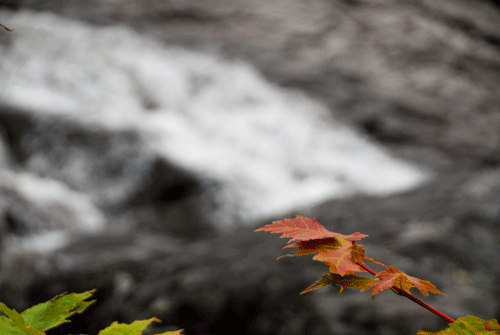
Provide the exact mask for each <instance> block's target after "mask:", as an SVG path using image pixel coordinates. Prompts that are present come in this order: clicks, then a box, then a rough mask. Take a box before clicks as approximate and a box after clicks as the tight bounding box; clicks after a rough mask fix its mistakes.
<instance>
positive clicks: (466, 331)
mask: <svg viewBox="0 0 500 335" xmlns="http://www.w3.org/2000/svg"><path fill="white" fill-rule="evenodd" d="M499 334H500V325H499V324H498V321H497V320H496V319H491V320H488V321H484V320H481V319H480V318H478V317H475V316H472V315H467V316H464V317H461V318H458V319H457V320H456V321H455V322H452V323H450V324H449V327H448V328H446V329H443V330H440V331H438V332H427V331H424V330H419V331H418V332H417V335H499Z"/></svg>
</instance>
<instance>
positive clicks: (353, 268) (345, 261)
mask: <svg viewBox="0 0 500 335" xmlns="http://www.w3.org/2000/svg"><path fill="white" fill-rule="evenodd" d="M256 231H268V232H271V233H279V234H281V236H280V237H281V238H290V240H289V241H288V245H286V246H285V247H284V249H285V248H297V249H299V250H298V251H297V252H296V253H295V254H293V255H285V256H290V257H293V256H302V255H309V254H316V255H315V256H314V257H313V259H314V260H317V261H320V262H323V263H325V264H326V265H328V267H329V269H330V273H325V275H324V276H323V277H321V278H320V279H318V280H317V281H316V282H315V283H314V284H312V285H311V286H309V287H308V288H306V289H305V290H303V291H302V292H301V294H302V293H306V292H310V291H313V290H317V289H319V288H321V287H324V286H327V285H333V286H340V292H342V291H343V290H344V288H360V289H361V291H365V290H368V289H371V290H372V291H371V295H372V298H374V297H375V295H376V294H378V293H379V292H381V291H384V290H386V289H391V290H392V291H393V292H395V293H397V294H399V295H402V296H405V297H407V298H409V299H410V300H412V301H414V302H416V303H418V304H419V305H421V306H423V307H424V308H427V309H428V310H430V311H431V312H433V313H435V314H436V315H438V316H440V317H442V318H444V319H445V320H447V321H448V322H450V327H449V328H447V329H445V330H443V331H441V332H437V333H429V332H425V331H419V332H418V335H427V334H443V335H444V334H464V335H465V334H497V335H500V327H499V326H498V322H497V320H495V319H492V320H489V321H483V320H481V319H479V318H476V317H473V316H467V317H465V318H459V319H457V320H456V321H455V320H453V319H452V318H450V317H449V316H446V315H445V314H443V313H441V312H439V311H438V310H436V309H434V308H432V307H431V306H429V305H427V304H426V303H424V302H423V301H421V300H419V299H418V298H416V297H414V296H413V295H412V294H411V293H410V289H411V288H417V289H418V290H419V291H420V293H421V294H423V295H424V296H428V295H429V293H434V294H443V293H441V291H439V290H438V289H437V288H436V286H434V285H433V284H431V283H430V282H429V281H426V280H422V279H419V278H415V277H412V276H409V275H407V274H406V273H404V272H403V271H401V270H399V269H398V268H396V267H394V266H386V265H384V264H383V263H380V262H377V261H375V260H373V258H371V257H367V256H365V250H364V248H363V245H361V244H358V243H357V242H358V241H359V240H361V239H362V238H365V237H367V236H368V235H364V234H361V233H359V232H356V233H353V234H350V235H343V234H339V233H335V232H331V231H329V230H327V229H326V228H325V227H323V226H322V225H321V224H320V223H319V222H318V220H316V219H315V218H313V219H310V218H307V217H304V216H301V215H297V216H296V217H295V219H285V220H280V221H273V223H272V224H268V225H266V226H264V227H262V228H259V229H257V230H256ZM281 257H284V256H281ZM281 257H279V258H281ZM279 258H278V259H279ZM365 260H368V261H371V262H374V263H376V264H379V265H381V266H383V267H385V270H383V271H381V272H379V273H376V272H375V271H373V270H371V269H370V268H369V267H368V266H366V264H365V262H364V261H365ZM362 272H369V273H371V274H372V275H374V278H368V277H364V276H360V275H358V274H357V273H362Z"/></svg>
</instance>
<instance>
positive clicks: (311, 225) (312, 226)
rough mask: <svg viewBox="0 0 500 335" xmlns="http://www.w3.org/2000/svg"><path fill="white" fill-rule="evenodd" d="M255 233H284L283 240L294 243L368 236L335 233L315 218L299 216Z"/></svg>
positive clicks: (276, 222) (267, 226)
mask: <svg viewBox="0 0 500 335" xmlns="http://www.w3.org/2000/svg"><path fill="white" fill-rule="evenodd" d="M255 231H269V232H271V233H282V235H281V236H280V237H281V238H286V237H290V238H291V240H290V241H288V243H290V242H293V241H308V240H315V239H325V238H328V237H334V238H336V237H343V238H344V239H346V240H348V241H351V242H352V241H357V240H360V239H362V238H363V237H367V236H368V235H364V234H361V233H354V234H351V235H342V234H339V233H334V232H331V231H329V230H328V229H326V228H325V227H323V226H322V225H321V224H320V223H319V222H318V220H316V219H315V218H313V219H309V218H306V217H305V216H302V215H297V216H296V217H295V219H285V220H281V221H273V223H272V224H268V225H266V226H264V227H262V228H259V229H257V230H255Z"/></svg>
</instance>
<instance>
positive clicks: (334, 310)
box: [0, 0, 500, 334]
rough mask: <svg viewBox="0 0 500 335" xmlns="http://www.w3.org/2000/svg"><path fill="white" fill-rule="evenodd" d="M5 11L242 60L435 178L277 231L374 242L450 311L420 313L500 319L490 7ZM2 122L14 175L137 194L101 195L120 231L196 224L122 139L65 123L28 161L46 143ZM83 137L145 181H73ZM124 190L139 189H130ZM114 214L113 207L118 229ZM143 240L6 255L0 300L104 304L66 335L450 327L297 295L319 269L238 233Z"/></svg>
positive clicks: (282, 2) (498, 12) (399, 312)
mask: <svg viewBox="0 0 500 335" xmlns="http://www.w3.org/2000/svg"><path fill="white" fill-rule="evenodd" d="M0 4H4V5H5V4H7V5H9V6H10V7H27V8H34V9H36V10H51V11H54V12H56V13H59V14H61V15H64V16H67V17H71V18H77V19H82V20H87V21H89V22H92V23H96V24H110V23H116V22H122V23H126V24H129V25H131V26H132V27H134V28H135V29H136V30H138V31H140V32H142V33H145V34H148V35H152V36H156V37H158V38H160V39H161V40H163V41H165V42H167V43H172V44H177V45H182V46H186V47H190V48H193V49H197V50H204V51H210V52H217V53H220V54H222V55H223V56H225V57H228V58H241V59H245V60H248V61H250V62H251V63H253V64H254V65H256V66H257V67H258V68H259V69H260V70H261V71H263V73H264V74H265V75H266V76H267V77H268V78H269V79H270V80H272V81H274V82H276V83H279V84H280V85H284V86H290V87H296V88H300V89H302V90H304V91H306V92H308V94H310V95H311V96H313V97H315V98H317V99H319V100H321V101H323V102H325V103H327V104H328V105H329V106H330V107H331V109H332V113H334V114H335V116H336V117H337V118H339V119H340V120H342V121H343V122H345V123H347V124H350V125H353V126H355V127H357V128H358V129H359V130H360V131H363V132H365V133H366V134H367V135H368V136H370V137H372V138H373V139H375V140H377V141H378V142H379V143H382V144H383V145H385V147H386V148H387V149H388V150H390V152H391V153H392V154H393V155H395V156H397V157H401V158H405V159H407V160H410V161H413V162H414V163H417V164H419V165H421V166H424V167H429V168H432V169H434V171H436V174H437V176H436V178H434V179H433V180H432V181H431V182H430V183H428V184H427V185H424V186H423V187H421V188H419V189H417V190H415V191H412V192H407V193H404V194H399V195H393V196H389V197H365V196H358V197H354V198H351V199H344V200H335V201H333V200H332V201H329V202H326V203H325V204H323V205H321V206H318V207H315V208H310V209H308V210H307V211H304V212H301V213H290V215H289V216H288V217H293V216H295V214H302V215H307V216H316V217H317V218H318V220H319V221H320V222H321V223H323V224H324V225H325V226H326V227H327V228H330V229H331V230H335V231H338V232H340V233H347V234H348V233H352V232H355V231H360V232H363V233H365V234H368V235H370V236H369V238H368V239H367V240H366V241H367V242H366V244H365V246H366V250H367V255H370V256H373V257H374V258H376V259H377V260H380V261H383V262H384V263H386V264H392V265H395V266H396V267H398V268H400V269H402V270H403V271H406V272H408V273H409V274H410V275H414V276H416V277H420V278H423V279H426V280H430V281H431V282H433V283H434V284H436V285H437V286H438V288H439V289H441V290H442V291H443V292H444V293H445V294H446V296H437V297H432V298H430V299H429V301H430V303H431V305H433V306H435V307H437V308H438V309H440V310H442V311H443V312H445V313H447V314H449V315H450V316H451V317H453V318H456V317H459V316H465V315H467V314H472V315H476V316H478V317H482V318H485V319H490V318H500V308H499V306H498V301H500V290H499V289H498V287H499V286H498V283H499V281H500V279H499V278H500V268H499V264H500V259H499V255H500V252H499V251H500V242H499V236H500V231H499V229H498V222H499V221H498V220H499V210H498V208H500V201H499V196H498V188H499V187H498V185H499V184H500V183H499V177H498V176H499V172H498V165H499V163H500V138H499V136H500V135H499V134H500V133H499V132H498V129H500V117H499V115H500V113H499V112H500V98H499V97H500V94H499V93H500V9H499V6H498V2H497V1H465V0H445V1H439V2H435V1H424V0H422V1H400V2H396V1H375V2H374V1H362V0H356V1H323V0H314V1H309V2H303V1H299V0H279V1H272V2H269V1H258V0H253V1H223V0H219V1H186V0H184V1H168V2H163V1H134V0H128V1H114V2H110V1H99V0H95V1H83V0H80V1H77V0H74V1H50V2H46V1H36V0H25V1H17V2H16V1H1V2H0ZM7 114H8V113H7ZM7 114H6V113H5V112H2V113H1V115H3V116H2V118H3V119H2V124H3V125H4V129H3V134H4V137H5V140H6V145H5V147H6V148H7V149H6V150H11V153H12V165H13V166H16V165H21V166H29V168H30V169H34V170H36V171H37V172H39V173H44V174H47V175H50V176H51V177H53V178H54V179H57V180H61V181H64V182H68V183H70V184H71V186H72V187H74V188H75V189H76V190H82V191H88V190H89V189H91V190H93V191H92V192H94V193H92V192H90V193H91V194H92V196H95V197H99V196H103V194H104V195H106V194H108V193H106V192H108V191H109V192H110V194H113V192H112V191H113V190H114V187H123V186H124V185H132V186H133V187H132V186H131V188H132V189H133V191H130V192H129V193H126V194H124V195H122V196H123V198H120V199H119V201H115V202H113V199H116V198H113V197H112V196H109V197H107V198H106V196H104V199H108V202H106V201H104V206H103V208H104V210H105V211H106V210H108V212H106V213H107V215H109V217H113V218H116V217H118V218H120V217H121V218H122V219H123V220H125V219H124V218H130V217H132V218H134V219H131V221H132V222H143V223H144V225H146V226H149V227H150V228H151V226H153V228H151V229H153V230H154V223H155V222H157V223H160V222H162V220H164V219H165V218H169V221H171V222H182V218H183V217H184V216H185V215H193V213H195V214H194V218H192V219H191V220H192V222H199V221H200V220H203V216H202V215H200V216H197V214H196V213H197V210H198V209H197V208H198V207H197V206H198V204H199V202H198V200H197V199H198V198H197V192H196V190H197V188H198V184H197V180H196V177H191V176H186V175H185V174H184V173H183V172H180V171H177V170H176V169H175V168H174V167H171V166H169V165H168V163H167V162H158V161H157V160H155V158H154V157H148V156H147V155H146V156H143V153H142V152H140V150H138V149H137V148H138V147H136V145H138V144H137V142H136V141H137V139H135V138H134V136H133V134H132V135H131V134H122V133H120V134H106V133H104V134H103V133H100V134H88V133H85V132H83V135H82V136H80V137H79V140H78V139H74V140H73V141H70V140H69V139H68V134H67V133H66V131H67V129H71V132H72V133H74V132H76V133H78V131H79V129H80V128H79V127H80V126H79V125H69V124H64V123H63V126H61V127H60V128H59V129H60V131H58V132H56V133H55V135H57V136H55V137H52V136H50V137H47V138H45V137H43V136H41V137H40V138H41V139H42V140H41V141H40V142H39V143H37V146H36V148H35V149H26V148H34V147H33V146H31V147H23V146H22V145H21V144H20V143H22V140H21V138H23V137H24V136H27V135H26V134H27V133H28V134H30V133H33V134H34V133H37V132H38V133H37V134H40V133H42V134H43V133H44V129H43V128H36V127H34V126H33V124H32V123H30V122H31V120H30V118H27V117H25V116H23V117H21V118H19V119H15V120H14V121H12V120H13V119H5V115H7ZM9 120H10V121H9ZM9 122H10V123H9ZM42 125H43V123H42ZM37 127H42V126H37ZM75 129H76V130H75ZM94 136H97V137H99V136H101V137H102V138H103V139H104V141H107V142H108V143H109V145H110V146H109V148H110V149H109V150H113V151H114V150H120V147H116V146H114V144H113V143H115V142H113V139H114V138H116V136H118V137H119V138H125V139H126V141H128V143H129V145H127V146H126V148H124V149H123V150H124V153H125V154H126V155H128V156H129V159H127V160H123V161H122V160H121V159H122V157H123V156H119V157H117V161H118V162H122V163H121V164H122V168H123V166H125V165H128V164H132V166H140V167H141V169H140V171H141V172H140V173H139V175H140V176H137V175H136V174H134V177H133V178H128V179H127V178H125V176H124V174H121V173H116V171H124V170H123V169H121V170H120V168H118V169H114V168H113V166H110V171H115V173H112V174H111V178H109V179H106V180H105V181H103V180H104V179H100V178H101V176H100V175H99V174H97V175H95V174H90V179H89V180H88V183H87V181H86V179H82V181H81V182H79V181H78V180H75V179H73V178H68V177H67V174H65V171H69V170H68V169H71V165H70V164H69V162H68V161H67V159H68V157H66V155H65V154H64V152H63V153H61V154H59V157H61V158H60V159H59V160H57V159H56V158H57V157H58V156H57V155H58V152H59V151H58V150H63V149H60V144H61V141H65V140H67V141H69V145H70V146H71V145H72V146H77V147H78V145H79V144H78V143H80V141H82V140H84V139H89V140H90V141H92V140H93V139H94V138H95V137H94ZM37 138H38V137H37ZM86 148H87V149H88V150H89V151H86V152H92V153H93V157H96V158H97V159H95V160H90V161H89V162H88V164H90V165H89V169H90V170H92V167H94V169H96V170H97V171H100V172H102V171H103V169H102V167H103V166H104V167H107V166H109V165H108V164H111V163H110V162H108V161H107V160H106V158H105V157H107V156H106V155H104V156H100V155H99V152H98V149H101V147H100V146H96V145H95V144H93V143H92V142H90V143H87V144H86ZM99 157H101V158H99ZM114 161H115V160H113V162H114ZM143 163H146V165H143ZM30 164H31V165H30ZM92 164H95V165H92ZM134 164H135V165H134ZM164 171H170V172H171V173H172V174H173V175H174V176H175V178H173V179H171V178H170V177H168V176H170V172H169V173H165V172H164ZM65 176H66V177H65ZM177 176H182V177H180V178H181V180H182V182H181V183H180V185H179V184H177V183H176V182H174V180H178V179H177V178H178V177H177ZM136 177H140V178H146V179H147V178H150V180H151V182H150V183H149V184H148V183H137V184H134V182H135V179H134V178H136ZM93 178H94V179H93ZM124 178H125V179H124ZM153 181H155V182H153ZM156 181H158V182H156ZM127 183H129V184H127ZM134 185H135V186H134ZM145 185H148V186H145ZM158 185H162V186H161V187H158ZM134 187H135V188H134ZM110 190H111V191H110ZM2 194H3V193H2ZM176 196H180V198H182V199H183V200H182V202H183V205H181V206H180V207H178V206H172V203H175V201H176V200H175V199H176ZM109 199H111V200H109ZM21 202H22V201H21V200H20V201H19V203H21ZM22 203H24V202H22ZM128 205H131V206H132V208H135V209H134V210H133V211H132V215H124V214H123V212H121V211H122V210H123V208H124V207H126V206H128ZM120 206H122V207H120ZM7 207H10V205H5V206H3V205H1V206H0V208H2V209H5V208H7ZM28 207H29V208H31V206H30V205H26V208H28ZM174 207H175V208H174ZM112 208H115V209H116V208H118V209H119V210H117V211H118V214H116V211H115V212H113V211H111V209H112ZM179 208H180V209H179ZM169 209H172V211H170V210H169ZM158 213H160V214H158ZM162 213H163V214H162ZM122 214H123V215H122ZM137 218H139V219H137ZM198 218H199V219H198ZM272 219H281V218H272ZM272 219H271V218H270V219H269V221H271V220H272ZM8 221H9V220H7V223H5V222H6V220H5V219H4V220H3V221H2V222H1V223H0V227H1V228H0V229H3V231H5V230H6V229H7V230H8V227H9V224H8ZM269 221H266V222H263V223H262V225H264V224H267V223H269ZM200 225H201V226H200V227H202V228H203V227H204V225H203V224H200ZM11 226H12V225H11ZM139 226H141V225H139ZM173 227H175V225H173ZM178 227H183V225H182V223H179V226H178ZM200 229H201V228H200ZM140 231H141V233H139V234H136V233H134V232H133V231H132V232H125V233H122V234H117V233H107V234H106V235H104V236H97V237H92V236H86V237H82V238H79V237H78V236H75V237H74V240H73V242H72V244H71V245H70V246H67V247H66V248H65V249H61V250H59V251H58V252H56V253H53V254H51V256H50V257H48V256H43V255H38V254H36V253H35V254H34V253H21V254H19V253H9V252H6V251H5V252H3V253H2V264H1V266H2V277H1V279H0V301H3V302H6V303H8V304H9V305H10V306H13V307H15V308H17V309H18V310H22V309H24V308H26V307H28V306H30V305H31V304H33V303H37V302H41V301H44V300H47V299H49V298H51V297H52V296H54V295H57V294H59V293H61V292H62V291H82V290H88V289H91V288H94V287H98V288H99V290H98V293H97V296H96V297H97V299H98V300H99V304H96V305H95V307H93V309H91V310H89V312H88V313H87V314H85V315H83V316H81V317H80V316H76V317H74V318H73V320H74V322H73V323H72V324H70V325H67V326H66V327H69V328H64V329H62V328H61V329H60V330H59V333H61V334H63V333H64V334H67V333H68V332H74V333H76V332H82V331H87V332H89V333H91V334H94V333H97V330H98V329H100V328H102V326H105V325H107V324H109V323H111V321H114V320H118V321H121V322H131V321H132V320H135V319H139V318H147V317H150V316H151V315H157V316H158V317H159V318H161V319H162V320H164V323H163V324H162V325H161V327H163V326H167V325H174V326H177V327H183V328H185V329H186V333H187V334H204V333H214V334H229V333H231V334H234V333H241V334H284V333H287V334H303V333H308V334H309V333H311V334H382V333H383V334H387V333H389V334H411V333H413V334H414V333H415V331H416V330H418V329H421V328H425V329H433V328H434V329H439V328H443V327H444V326H445V322H443V321H441V320H440V319H438V318H437V317H435V316H433V315H432V314H430V313H429V312H427V311H425V310H424V309H422V308H419V307H418V306H416V305H415V304H412V303H411V302H409V301H406V300H405V299H403V298H400V297H397V296H395V295H393V294H391V293H390V292H384V293H381V294H380V295H379V296H377V297H376V298H375V300H373V301H372V300H371V299H370V297H369V294H368V293H367V292H364V293H363V294H359V293H358V292H354V291H353V292H349V291H347V292H343V293H342V294H341V295H338V294H337V293H336V292H337V291H336V290H335V289H333V288H332V289H323V291H321V290H320V291H318V292H314V293H310V294H306V295H298V292H300V291H301V290H302V289H304V288H305V287H307V286H308V285H309V284H310V283H312V282H314V280H316V279H317V278H319V277H320V276H321V275H322V273H323V271H326V270H327V269H326V268H325V267H324V266H323V265H322V264H321V263H319V262H311V261H310V258H307V257H304V259H301V258H292V259H289V258H285V259H281V260H280V261H279V262H275V261H274V260H275V258H276V257H278V256H279V255H281V254H283V253H284V252H283V251H282V250H280V248H281V246H283V245H284V244H285V242H284V240H279V239H278V238H277V237H276V236H271V235H270V234H265V233H259V234H256V233H253V232H252V231H251V230H244V229H243V230H241V231H237V232H233V233H231V235H228V236H222V237H220V236H219V237H217V236H214V235H211V236H210V237H206V238H200V239H199V240H197V241H191V240H189V239H185V238H182V234H181V235H180V237H179V236H177V237H172V235H174V234H177V235H178V230H176V229H173V230H172V231H168V230H166V231H165V232H166V233H167V234H151V233H148V231H147V230H146V231H142V230H140ZM201 231H203V229H201ZM208 235H210V234H209V233H207V234H206V235H204V233H201V236H208ZM268 235H269V236H268ZM417 294H418V293H417ZM79 318H81V320H79ZM71 327H73V328H71ZM56 332H57V331H56ZM54 334H55V333H54Z"/></svg>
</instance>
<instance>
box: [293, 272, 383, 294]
mask: <svg viewBox="0 0 500 335" xmlns="http://www.w3.org/2000/svg"><path fill="white" fill-rule="evenodd" d="M377 281H379V279H377V278H366V277H361V276H357V275H346V276H341V275H339V274H337V273H328V274H325V275H324V276H323V277H321V278H320V279H318V280H317V281H316V282H315V283H314V284H312V285H311V286H309V287H308V288H306V289H305V290H304V291H302V292H300V294H302V293H307V292H309V291H314V290H317V289H319V288H321V287H324V286H327V285H333V286H340V292H339V293H342V291H343V290H344V288H356V287H359V288H360V289H361V292H363V291H364V290H367V289H369V288H370V287H372V286H373V285H374V284H375V283H376V282H377Z"/></svg>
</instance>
